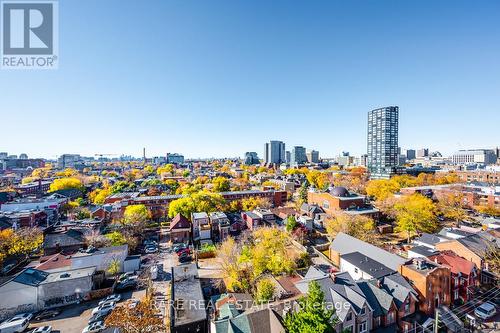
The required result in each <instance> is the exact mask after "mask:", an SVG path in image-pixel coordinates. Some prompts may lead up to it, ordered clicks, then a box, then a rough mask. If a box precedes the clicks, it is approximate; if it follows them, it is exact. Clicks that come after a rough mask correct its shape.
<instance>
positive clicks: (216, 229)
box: [210, 212, 231, 242]
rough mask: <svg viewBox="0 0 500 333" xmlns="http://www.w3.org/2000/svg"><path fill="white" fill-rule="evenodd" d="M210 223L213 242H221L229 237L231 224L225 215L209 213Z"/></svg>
mask: <svg viewBox="0 0 500 333" xmlns="http://www.w3.org/2000/svg"><path fill="white" fill-rule="evenodd" d="M210 223H211V224H212V233H213V235H214V237H213V238H214V240H216V241H221V242H222V241H223V240H225V239H226V238H227V237H228V236H229V227H230V226H231V223H230V221H229V219H228V217H227V215H226V214H225V213H223V212H213V213H210Z"/></svg>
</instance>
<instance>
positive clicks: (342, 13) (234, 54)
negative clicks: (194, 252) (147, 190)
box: [0, 0, 500, 157]
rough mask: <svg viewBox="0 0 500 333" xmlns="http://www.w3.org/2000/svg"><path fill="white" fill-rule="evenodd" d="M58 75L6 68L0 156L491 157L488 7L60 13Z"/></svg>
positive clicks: (499, 102)
mask: <svg viewBox="0 0 500 333" xmlns="http://www.w3.org/2000/svg"><path fill="white" fill-rule="evenodd" d="M59 7H60V8H59V11H60V13H59V23H60V40H59V49H60V63H59V69H58V70H54V71H0V91H1V95H0V96H1V97H0V99H1V103H2V104H1V107H0V112H1V126H0V128H1V132H2V134H3V135H2V143H0V151H8V152H10V153H12V154H19V153H21V152H26V153H28V154H29V155H30V156H45V157H55V156H57V155H59V154H62V153H71V152H75V153H81V154H85V155H93V154H95V153H114V154H122V153H123V154H132V155H136V156H139V155H141V153H142V147H146V149H147V154H148V155H149V156H152V155H163V154H165V153H166V152H181V153H184V155H185V156H188V157H211V156H216V157H219V156H241V155H243V153H244V152H245V151H257V152H258V153H259V155H260V156H261V157H262V151H263V144H264V142H266V141H268V140H270V139H280V140H283V141H285V142H286V144H287V147H291V146H293V145H303V146H305V147H307V148H314V149H317V150H319V151H320V154H321V156H323V157H333V156H336V155H337V154H339V153H340V152H341V151H343V150H345V151H350V152H351V153H353V154H356V155H357V154H361V153H364V152H365V151H366V118H367V112H368V111H369V110H370V109H372V108H375V107H379V106H385V105H398V106H399V107H400V135H399V141H400V145H401V146H402V147H403V148H420V147H430V148H431V150H440V151H442V152H443V153H451V152H452V151H454V150H455V149H458V148H482V147H485V148H489V147H493V146H495V145H500V60H499V59H500V24H499V23H498V20H499V17H500V2H498V1H480V2H472V1H460V0H452V1H381V0H378V1H278V0H276V1H242V0H241V1H235V0H231V1H229V0H228V1H222V0H221V1H219V0H214V1H212V0H210V1H189V0H182V1H181V0H177V1H171V0H156V1H153V0H148V1H137V0H136V1H129V0H106V1H102V0H80V1H69V0H62V1H60V6H59Z"/></svg>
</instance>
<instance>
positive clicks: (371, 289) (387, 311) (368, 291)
mask: <svg viewBox="0 0 500 333" xmlns="http://www.w3.org/2000/svg"><path fill="white" fill-rule="evenodd" d="M375 281H377V280H375ZM375 283H377V282H375ZM357 285H358V287H359V288H360V289H361V291H362V292H363V295H365V297H366V300H367V301H368V304H370V307H371V308H372V309H373V314H372V319H373V321H372V329H377V328H381V327H394V326H395V325H396V314H397V311H398V309H397V307H396V303H395V302H394V297H393V296H392V295H390V294H389V293H387V292H386V291H385V290H383V289H381V288H379V287H377V286H376V285H375V284H374V283H373V282H372V281H358V282H357Z"/></svg>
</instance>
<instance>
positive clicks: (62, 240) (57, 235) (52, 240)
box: [43, 229, 85, 256]
mask: <svg viewBox="0 0 500 333" xmlns="http://www.w3.org/2000/svg"><path fill="white" fill-rule="evenodd" d="M83 247H85V236H84V232H83V231H81V230H78V229H69V230H67V231H65V232H54V233H49V234H46V235H45V237H44V241H43V253H44V255H45V256H48V255H52V254H55V253H61V252H63V253H74V252H76V251H78V250H79V249H81V248H83Z"/></svg>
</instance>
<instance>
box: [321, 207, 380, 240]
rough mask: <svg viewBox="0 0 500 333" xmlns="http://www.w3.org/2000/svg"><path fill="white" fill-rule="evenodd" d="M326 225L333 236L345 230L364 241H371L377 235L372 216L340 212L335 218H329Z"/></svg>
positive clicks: (346, 232)
mask: <svg viewBox="0 0 500 333" xmlns="http://www.w3.org/2000/svg"><path fill="white" fill-rule="evenodd" d="M325 227H326V231H327V232H328V234H329V235H330V236H331V237H332V238H334V237H335V236H336V235H337V234H338V233H339V232H343V233H345V234H348V235H350V236H352V237H356V238H358V239H361V240H363V241H370V240H372V239H373V237H374V235H375V221H374V220H373V219H372V218H370V217H368V216H363V215H350V214H347V213H345V212H339V213H337V214H336V215H335V216H334V217H333V218H329V219H327V220H326V221H325Z"/></svg>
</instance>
